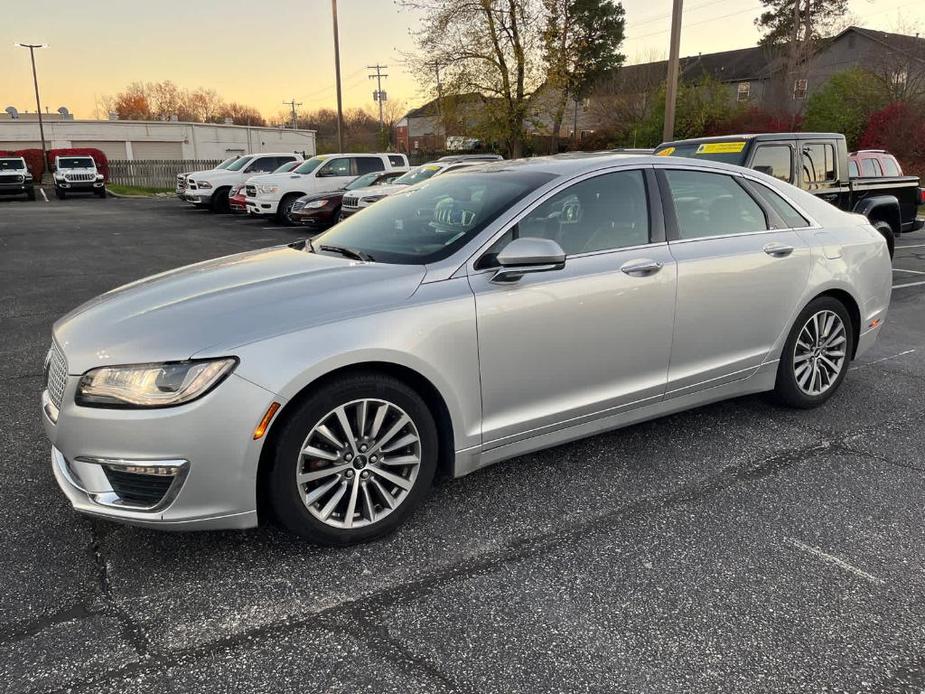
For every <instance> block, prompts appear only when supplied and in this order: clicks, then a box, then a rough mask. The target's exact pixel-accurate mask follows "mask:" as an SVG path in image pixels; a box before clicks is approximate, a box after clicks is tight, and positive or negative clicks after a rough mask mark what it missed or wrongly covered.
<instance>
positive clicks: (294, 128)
mask: <svg viewBox="0 0 925 694" xmlns="http://www.w3.org/2000/svg"><path fill="white" fill-rule="evenodd" d="M283 103H284V104H285V105H287V106H289V107H291V108H292V129H293V130H296V115H295V107H296V106H301V105H302V102H301V101H296V100H295V99H292V101H284V102H283Z"/></svg>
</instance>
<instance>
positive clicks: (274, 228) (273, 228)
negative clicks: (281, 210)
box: [260, 227, 289, 230]
mask: <svg viewBox="0 0 925 694" xmlns="http://www.w3.org/2000/svg"><path fill="white" fill-rule="evenodd" d="M260 228H261V229H272V230H276V229H288V228H289V227H260Z"/></svg>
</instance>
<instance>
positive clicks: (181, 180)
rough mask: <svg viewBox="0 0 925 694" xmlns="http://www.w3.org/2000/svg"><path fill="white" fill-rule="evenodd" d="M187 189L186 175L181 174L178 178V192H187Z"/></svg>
mask: <svg viewBox="0 0 925 694" xmlns="http://www.w3.org/2000/svg"><path fill="white" fill-rule="evenodd" d="M185 189H186V175H185V174H180V175H178V176H177V190H185Z"/></svg>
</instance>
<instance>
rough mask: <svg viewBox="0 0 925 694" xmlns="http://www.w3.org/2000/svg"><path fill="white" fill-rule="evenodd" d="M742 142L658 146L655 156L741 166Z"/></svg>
mask: <svg viewBox="0 0 925 694" xmlns="http://www.w3.org/2000/svg"><path fill="white" fill-rule="evenodd" d="M746 144H747V143H746V142H745V141H743V140H729V141H726V142H719V141H711V142H682V143H679V144H676V145H670V146H665V145H660V146H659V147H657V148H656V150H655V154H656V156H660V157H668V156H671V157H689V158H691V159H709V160H710V161H721V162H723V163H725V164H736V165H738V166H741V165H742V164H743V163H744V162H745V145H746Z"/></svg>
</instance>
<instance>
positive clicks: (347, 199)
mask: <svg viewBox="0 0 925 694" xmlns="http://www.w3.org/2000/svg"><path fill="white" fill-rule="evenodd" d="M359 203H360V199H359V198H358V197H356V196H355V195H345V196H344V199H343V200H342V201H341V206H342V207H356V206H357V205H359Z"/></svg>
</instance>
